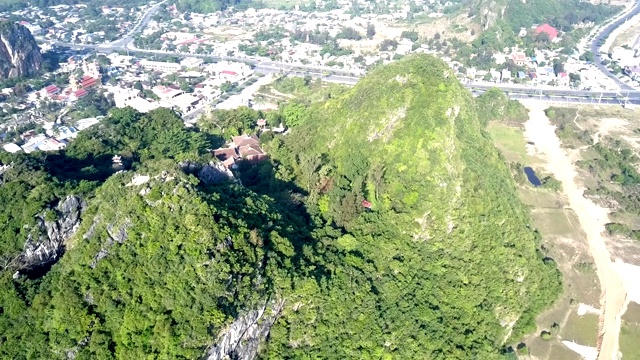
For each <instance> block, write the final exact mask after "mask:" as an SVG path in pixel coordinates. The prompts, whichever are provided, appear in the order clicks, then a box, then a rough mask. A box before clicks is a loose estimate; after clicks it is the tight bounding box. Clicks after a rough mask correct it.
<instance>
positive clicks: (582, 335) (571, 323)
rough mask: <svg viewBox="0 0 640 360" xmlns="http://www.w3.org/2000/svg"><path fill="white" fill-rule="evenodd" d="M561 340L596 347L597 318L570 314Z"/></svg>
mask: <svg viewBox="0 0 640 360" xmlns="http://www.w3.org/2000/svg"><path fill="white" fill-rule="evenodd" d="M562 338H563V339H565V340H569V341H574V342H576V343H578V344H580V345H585V346H596V345H597V341H598V316H597V315H594V314H585V315H583V316H578V314H576V313H575V312H572V313H571V315H569V320H568V321H567V324H566V325H565V327H564V330H563V331H562Z"/></svg>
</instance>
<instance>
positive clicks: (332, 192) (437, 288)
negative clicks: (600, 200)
mask: <svg viewBox="0 0 640 360" xmlns="http://www.w3.org/2000/svg"><path fill="white" fill-rule="evenodd" d="M503 101H507V100H506V99H503ZM496 106H497V105H496ZM482 118H484V116H482ZM483 126H484V125H483V121H481V120H480V117H479V116H478V111H477V106H476V100H475V99H474V98H473V97H472V96H471V94H470V93H469V92H468V91H467V90H466V89H464V87H463V86H462V85H461V84H460V83H459V81H458V80H457V79H456V77H455V76H454V74H453V72H452V71H451V70H450V69H449V67H448V66H447V65H446V64H445V63H444V62H443V61H441V60H439V59H437V58H435V57H433V56H413V57H409V58H406V59H403V60H401V61H398V62H395V63H392V64H390V65H387V66H384V67H381V68H379V69H377V70H375V71H373V72H372V73H371V74H370V75H367V76H366V77H365V78H364V79H362V80H361V81H360V82H359V83H358V84H357V85H356V86H355V87H354V88H353V89H351V90H350V91H348V92H347V93H346V94H345V95H344V96H342V97H340V98H337V99H331V100H329V101H327V102H326V103H324V104H321V105H318V106H315V107H313V108H311V109H310V113H309V116H308V120H307V121H306V122H305V124H304V125H303V126H301V127H298V128H295V129H294V130H293V131H292V133H291V134H289V135H288V136H287V137H285V140H284V142H283V143H282V144H272V146H271V148H270V150H272V153H273V154H274V158H275V163H276V169H275V171H276V173H288V172H290V171H291V170H292V171H293V173H294V174H295V178H296V183H297V184H299V186H300V187H302V188H303V190H304V191H306V192H307V193H308V198H307V199H308V204H307V205H308V208H309V211H310V212H311V214H312V216H316V221H317V222H318V223H321V224H324V225H323V226H328V225H330V226H332V227H336V228H340V229H342V235H341V236H340V237H339V238H338V239H336V240H335V242H332V243H331V247H334V248H335V249H336V251H338V252H340V253H341V254H342V258H343V259H344V260H341V261H340V262H339V263H336V264H333V265H334V266H335V267H337V268H339V270H335V271H334V272H332V277H331V282H330V284H331V285H330V286H328V287H329V288H330V289H331V290H330V292H332V293H333V292H334V291H337V290H336V289H337V288H339V287H343V288H342V292H341V295H340V296H337V295H336V296H335V297H333V296H332V297H329V299H331V300H329V304H327V303H325V304H323V306H324V307H325V309H322V307H323V306H320V305H318V306H316V307H315V308H314V311H315V312H316V315H315V316H317V317H318V318H321V317H326V316H327V315H322V314H323V313H324V314H326V313H332V312H331V310H330V309H331V308H342V309H346V311H345V312H344V314H345V316H346V318H348V320H347V319H342V320H341V321H340V326H336V329H337V330H336V332H335V333H334V334H333V335H332V336H335V337H336V338H342V339H343V340H346V339H347V338H349V342H348V344H349V346H338V348H340V349H341V350H338V351H341V352H342V353H341V356H342V357H345V358H351V357H354V356H356V354H358V352H359V351H361V349H363V348H369V349H370V351H371V353H372V354H374V353H376V351H383V350H382V349H385V350H384V351H390V352H392V353H395V354H396V355H398V356H399V357H398V358H412V357H414V356H415V354H423V357H424V358H447V359H452V358H472V357H474V355H475V356H477V357H478V358H487V356H489V354H490V353H491V352H492V351H497V350H496V349H497V348H499V347H500V344H501V343H502V342H503V341H505V339H506V338H508V337H509V335H510V334H511V335H514V336H516V337H517V336H519V335H520V334H522V332H523V331H524V330H525V329H528V330H531V326H532V320H533V317H534V315H535V314H536V312H537V311H539V310H540V309H541V308H542V307H544V306H546V305H548V304H550V303H551V302H552V301H553V300H554V299H555V291H557V289H558V288H557V284H558V278H557V272H556V270H555V269H554V267H553V266H547V265H548V264H545V262H544V261H543V259H542V257H541V256H540V255H539V254H538V250H537V246H538V244H537V240H536V234H535V233H534V232H533V231H531V230H530V229H529V228H528V227H529V222H528V218H527V215H526V212H525V210H524V208H523V206H522V204H521V203H520V201H519V200H518V197H517V195H516V193H515V186H514V183H513V180H512V179H511V176H510V173H509V171H508V170H507V168H506V166H505V164H504V161H503V160H502V159H501V157H500V156H499V153H498V151H497V150H496V149H495V148H494V147H493V145H492V142H491V139H490V138H489V136H488V135H487V134H486V133H485V131H484V128H483ZM291 154H294V155H293V156H292V155H291ZM338 284H340V285H338ZM334 294H335V293H334ZM364 294H366V295H364ZM346 314H348V315H346ZM293 316H294V317H296V316H297V315H293ZM306 316H309V315H306ZM290 323H291V322H290ZM314 325H315V326H316V329H317V330H316V331H317V332H318V333H319V332H321V331H320V329H321V327H322V325H321V324H319V323H317V322H316V323H315V324H314ZM312 327H313V326H312ZM363 328H366V329H368V332H366V333H367V334H378V335H377V336H379V337H376V336H374V337H373V338H376V339H377V341H379V342H377V343H376V342H375V341H372V340H371V339H372V337H371V336H370V335H369V336H364V335H362V336H360V335H356V336H351V335H349V334H353V333H358V331H356V330H355V329H363ZM310 334H313V332H312V331H309V332H308V333H307V334H306V335H305V338H310V339H309V340H307V342H306V343H307V344H308V346H309V347H301V348H302V349H304V350H305V351H311V350H312V349H314V348H323V347H324V346H325V345H324V344H330V343H331V341H330V340H329V338H316V339H313V337H312V335H310ZM312 339H313V340H312ZM292 340H293V339H289V341H292ZM295 340H296V343H297V342H299V341H301V339H295ZM272 341H273V340H272ZM303 343H304V342H303ZM389 343H390V344H392V345H388V344H389ZM384 344H387V345H384ZM358 349H360V350H358ZM376 349H377V350H376ZM391 349H394V350H393V351H391ZM325 351H329V350H328V348H325Z"/></svg>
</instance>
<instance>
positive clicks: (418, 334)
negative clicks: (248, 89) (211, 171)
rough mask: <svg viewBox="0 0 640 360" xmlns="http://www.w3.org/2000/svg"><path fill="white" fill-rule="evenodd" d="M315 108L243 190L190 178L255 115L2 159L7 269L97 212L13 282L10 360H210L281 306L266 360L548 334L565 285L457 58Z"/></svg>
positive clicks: (169, 123)
mask: <svg viewBox="0 0 640 360" xmlns="http://www.w3.org/2000/svg"><path fill="white" fill-rule="evenodd" d="M488 98H489V97H487V98H485V100H486V99H488ZM487 101H489V100H487ZM491 101H497V98H492V100H491ZM302 104H303V103H300V102H298V103H293V104H289V105H286V106H283V108H281V109H280V110H279V111H278V112H276V115H273V116H278V117H282V119H279V120H282V121H284V122H287V123H288V124H289V125H290V126H292V129H291V132H290V133H289V134H287V135H286V136H281V137H271V139H269V137H265V136H263V137H262V140H263V142H264V143H265V144H264V147H265V148H266V149H267V150H268V151H269V153H270V155H271V157H272V159H271V161H269V162H265V163H263V164H261V165H258V166H249V165H247V164H244V165H241V167H240V169H239V170H238V172H237V175H238V176H239V177H240V180H241V183H242V185H243V186H240V185H238V184H236V183H234V182H217V183H216V184H211V183H205V182H203V181H200V180H199V179H198V177H196V176H195V174H196V173H194V172H193V171H192V170H190V169H191V168H190V166H188V165H185V163H184V162H183V163H182V164H181V165H178V162H180V161H187V160H188V161H189V163H190V164H203V163H206V162H208V161H210V160H211V156H210V155H209V154H208V151H207V149H210V148H211V147H212V145H213V143H215V142H216V141H219V140H218V138H217V134H220V133H221V132H220V131H219V130H218V129H219V128H218V127H216V126H213V125H211V123H215V124H218V123H220V122H225V124H227V125H225V128H229V129H232V128H234V127H236V128H235V131H238V130H243V129H244V128H245V127H247V126H248V125H246V124H245V122H244V121H245V120H246V121H248V120H247V119H254V118H255V117H256V116H257V114H256V113H254V112H252V111H253V110H250V109H240V110H238V111H236V112H225V113H216V115H215V116H216V117H213V118H209V119H206V120H204V121H205V124H206V123H207V122H208V123H210V126H209V127H206V126H203V128H202V131H197V130H189V129H186V128H185V127H184V126H182V123H181V121H180V119H179V117H178V116H177V115H175V114H174V113H172V112H171V111H169V110H156V111H153V112H150V113H149V114H146V115H142V114H139V113H136V112H135V111H133V110H131V109H120V110H115V111H113V112H112V113H111V114H110V116H109V117H107V118H106V119H105V120H104V121H103V122H102V123H101V125H100V126H99V127H97V128H96V129H93V130H90V131H87V132H86V133H84V134H82V135H81V136H79V137H78V139H76V141H75V142H74V143H72V144H71V145H70V146H69V148H68V149H67V150H66V151H64V152H62V153H60V154H49V156H47V157H46V158H45V157H44V156H43V155H41V156H40V157H38V156H37V155H36V156H31V155H29V156H21V157H20V156H15V155H3V157H2V158H0V160H1V161H2V163H4V164H9V163H13V165H12V167H11V168H9V169H8V170H6V172H5V173H4V174H3V175H1V179H2V185H1V186H0V201H2V204H3V205H4V204H6V206H3V207H2V209H1V210H0V211H2V213H0V215H1V216H2V220H5V223H8V224H11V225H10V226H8V227H6V230H5V229H4V228H3V232H2V233H0V236H1V238H0V243H2V244H3V248H2V249H3V250H2V251H3V254H2V255H3V256H5V257H6V256H9V257H10V256H15V255H16V253H17V252H19V250H20V245H21V241H23V240H24V237H25V234H24V233H23V230H22V229H23V227H22V226H21V224H23V223H26V224H32V223H33V222H32V220H31V222H30V220H29V219H33V216H34V214H37V213H40V212H43V211H45V209H46V208H48V207H50V206H53V205H54V204H55V203H57V201H58V199H60V198H62V197H63V196H65V195H67V194H78V195H81V196H82V197H83V198H84V199H85V200H86V201H87V203H88V209H87V210H86V212H85V213H84V214H83V217H82V218H83V221H82V225H81V227H80V229H79V231H78V232H77V234H76V235H75V236H73V237H72V238H71V239H69V240H68V241H67V244H66V247H67V252H66V254H65V255H64V256H63V258H62V260H60V261H59V262H58V263H56V264H55V265H54V266H53V267H52V269H51V270H50V271H49V272H48V273H47V274H46V275H45V276H44V277H41V278H38V279H35V280H30V279H28V278H25V277H24V276H21V277H18V278H17V279H13V278H12V276H11V275H12V274H13V272H14V270H15V268H12V267H11V265H9V266H8V268H6V269H3V271H2V272H0V282H2V289H3V290H2V291H1V292H0V357H2V358H12V359H26V358H50V359H55V358H65V357H69V356H74V357H75V358H78V359H80V358H92V359H110V358H122V359H134V358H135V359H138V358H144V357H153V358H171V359H178V358H200V357H201V356H202V353H203V351H204V350H205V348H206V347H207V346H209V345H210V344H212V343H213V342H214V341H215V339H216V337H217V335H218V334H219V332H220V331H221V330H222V329H223V328H225V326H226V325H227V324H229V323H230V322H231V321H233V319H234V318H237V317H238V315H239V314H241V313H243V312H244V311H247V310H249V309H253V308H256V307H257V306H258V304H260V303H264V302H265V301H267V300H268V299H283V300H284V301H285V308H284V309H283V311H282V313H281V316H280V318H279V319H278V320H277V322H276V323H275V324H274V326H273V327H272V328H271V332H270V336H269V339H268V340H267V342H266V343H265V344H264V346H263V347H262V350H261V352H260V354H259V356H261V357H262V358H269V359H271V358H376V359H377V358H389V359H390V358H397V359H411V358H433V359H468V358H479V359H492V358H500V357H502V353H503V352H504V348H505V345H508V344H510V343H512V342H513V341H516V340H518V339H519V337H520V336H521V335H522V334H523V333H524V332H526V331H529V330H532V325H533V319H534V317H535V315H536V314H537V313H538V312H539V311H540V310H541V309H542V308H543V307H545V306H547V305H549V304H550V303H551V302H552V301H553V300H554V299H555V296H556V294H557V292H558V291H559V287H560V285H559V278H558V272H557V270H556V269H555V267H554V264H553V261H551V260H549V259H546V258H544V254H542V253H541V252H540V251H539V250H538V239H537V235H536V233H535V232H533V231H532V230H531V229H529V222H528V219H527V215H526V212H525V210H524V209H523V207H522V205H521V203H520V202H518V201H517V196H516V195H515V188H514V184H513V181H512V180H511V178H510V176H509V173H508V170H507V168H506V166H505V164H504V162H503V160H502V159H501V158H500V156H499V155H498V152H497V151H496V150H495V149H494V148H493V147H492V146H491V141H490V139H489V137H488V135H487V134H486V133H485V132H484V129H483V127H484V125H483V123H484V122H485V121H486V120H485V119H482V118H480V117H478V115H477V114H476V112H477V108H476V104H475V102H474V100H473V98H472V97H471V95H470V94H469V93H468V92H467V91H466V90H465V89H464V88H463V87H462V86H461V85H460V84H459V83H458V82H457V80H456V79H455V77H454V76H453V74H452V73H451V71H450V70H449V68H448V67H447V66H446V65H445V64H444V63H443V62H441V61H440V60H437V59H435V58H433V57H427V56H419V57H411V58H407V59H406V60H402V61H400V62H398V63H396V64H392V65H389V66H387V67H381V68H379V69H378V70H376V71H375V72H374V73H373V74H371V75H369V76H367V77H366V78H364V79H363V80H362V82H361V83H360V84H358V85H357V86H356V87H355V88H353V89H350V90H347V91H346V92H343V93H339V94H336V96H335V97H332V98H331V99H329V100H328V101H324V102H321V103H317V104H314V105H310V106H308V107H307V106H304V105H302ZM480 106H481V108H486V107H487V106H489V105H488V104H487V103H484V104H483V105H480ZM509 108H510V107H507V109H509ZM507 113H511V110H507ZM491 116H493V115H491ZM234 119H235V120H234ZM272 120H273V119H272ZM234 121H237V123H236V122H234ZM211 133H214V134H211ZM224 134H225V136H226V135H227V132H224ZM114 154H119V155H122V156H123V158H124V159H125V161H124V167H125V168H126V169H129V170H130V171H125V172H118V173H116V172H115V171H116V170H117V169H116V168H113V167H112V166H111V162H110V158H111V156H113V155H114ZM198 166H201V165H198ZM140 175H148V176H149V178H148V179H147V180H143V181H140V179H141V178H140ZM143 179H144V178H143ZM145 181H146V182H145ZM25 200H31V201H25ZM365 200H366V201H365ZM5 209H6V210H5ZM5 244H7V245H5ZM506 338H509V339H510V340H509V341H505V339H506Z"/></svg>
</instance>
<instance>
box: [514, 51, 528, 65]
mask: <svg viewBox="0 0 640 360" xmlns="http://www.w3.org/2000/svg"><path fill="white" fill-rule="evenodd" d="M511 60H513V62H514V63H515V64H516V65H519V66H524V65H526V64H527V62H528V59H527V55H525V54H524V53H521V52H516V53H513V54H511Z"/></svg>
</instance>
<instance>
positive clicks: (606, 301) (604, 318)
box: [523, 102, 627, 360]
mask: <svg viewBox="0 0 640 360" xmlns="http://www.w3.org/2000/svg"><path fill="white" fill-rule="evenodd" d="M523 104H524V105H525V106H526V107H527V109H528V110H529V120H528V121H527V123H526V124H525V138H526V139H527V140H528V141H531V142H533V143H534V145H533V146H531V147H530V149H529V150H531V151H535V152H536V155H537V156H540V157H541V158H543V159H544V160H545V161H546V170H547V171H548V172H550V173H552V174H553V176H554V177H555V178H556V179H558V180H559V181H561V182H562V186H563V193H564V195H565V196H566V197H567V201H568V204H569V206H570V207H571V208H572V209H573V210H574V212H575V213H576V215H577V216H578V220H579V222H580V226H581V227H582V229H583V230H584V232H585V234H586V235H587V241H588V244H589V251H590V252H591V256H593V259H594V262H595V265H596V268H597V275H598V279H599V281H600V285H601V289H602V296H601V299H600V308H601V309H602V315H601V316H600V334H599V338H598V359H599V360H612V359H618V358H619V356H618V336H619V333H620V324H621V317H622V315H623V314H624V311H625V310H626V302H627V292H626V290H625V287H624V283H623V280H622V279H621V278H620V275H619V274H618V272H617V271H616V269H615V267H614V264H613V262H612V261H611V257H610V254H609V250H608V249H607V246H606V242H605V238H604V237H603V235H602V233H603V231H604V230H605V224H606V223H608V222H609V217H608V211H607V210H606V209H603V208H601V207H600V206H598V205H596V204H594V203H593V202H592V201H591V200H589V199H587V198H585V197H584V196H583V193H584V190H585V189H584V188H582V187H579V186H578V184H577V183H576V175H577V173H576V168H575V166H574V164H573V162H572V161H571V158H570V157H569V156H568V154H567V152H566V151H565V150H563V149H562V147H561V143H560V140H559V139H558V137H557V135H556V134H555V127H554V126H553V125H551V123H550V122H549V119H548V118H547V116H546V115H545V113H544V109H545V107H544V106H540V105H541V104H540V103H527V102H523Z"/></svg>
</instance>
